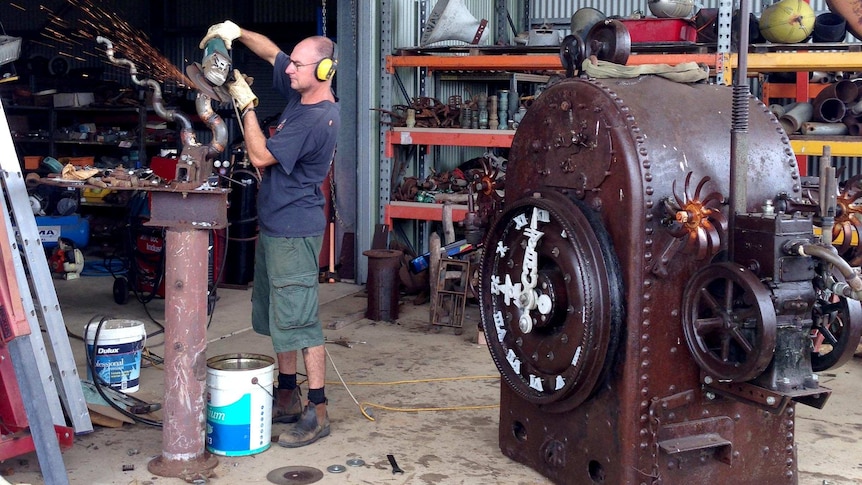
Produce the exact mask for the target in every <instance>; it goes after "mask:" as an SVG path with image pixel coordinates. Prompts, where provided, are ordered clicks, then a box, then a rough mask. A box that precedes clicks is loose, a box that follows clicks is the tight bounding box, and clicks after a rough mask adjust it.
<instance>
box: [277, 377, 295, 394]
mask: <svg viewBox="0 0 862 485" xmlns="http://www.w3.org/2000/svg"><path fill="white" fill-rule="evenodd" d="M278 388H279V389H287V390H288V391H289V390H291V389H296V374H282V373H281V372H279V373H278Z"/></svg>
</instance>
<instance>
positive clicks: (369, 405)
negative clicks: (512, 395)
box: [324, 347, 500, 421]
mask: <svg viewBox="0 0 862 485" xmlns="http://www.w3.org/2000/svg"><path fill="white" fill-rule="evenodd" d="M324 349H325V350H326V356H327V357H329V363H330V364H332V368H333V369H335V374H336V375H338V382H326V384H341V385H342V386H344V389H345V390H346V391H347V394H349V395H350V398H351V399H353V402H354V403H356V405H357V406H358V407H359V412H361V413H362V415H363V416H365V419H368V420H369V421H376V420H375V419H374V417H372V416H371V415H369V414H368V412H366V408H377V409H383V410H386V411H396V412H403V413H417V412H423V411H472V410H477V409H494V408H499V407H500V405H499V404H484V405H477V406H445V407H429V408H399V407H393V406H384V405H382V404H374V403H370V402H366V401H363V402H359V401H358V400H357V399H356V397H354V396H353V392H351V391H350V387H348V383H347V382H345V381H344V378H343V377H341V372H339V371H338V367H337V366H336V365H335V362H334V361H333V360H332V356H331V355H330V354H329V350H328V349H326V347H324ZM482 379H495V380H499V379H500V376H499V375H496V376H462V377H434V378H428V379H411V380H404V381H392V382H351V383H350V385H351V386H397V385H403V384H417V383H423V382H447V381H466V380H482Z"/></svg>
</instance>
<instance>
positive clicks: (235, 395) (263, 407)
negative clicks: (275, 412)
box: [206, 353, 275, 456]
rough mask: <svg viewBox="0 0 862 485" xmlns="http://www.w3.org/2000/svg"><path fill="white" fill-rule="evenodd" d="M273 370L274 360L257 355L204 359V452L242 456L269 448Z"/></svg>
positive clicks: (229, 355) (220, 356)
mask: <svg viewBox="0 0 862 485" xmlns="http://www.w3.org/2000/svg"><path fill="white" fill-rule="evenodd" d="M274 370H275V360H273V358H272V357H269V356H266V355H260V354H244V353H243V354H225V355H217V356H215V357H211V358H209V359H207V430H206V431H207V432H206V447H207V450H209V451H210V452H211V453H214V454H216V455H223V456H245V455H253V454H255V453H260V452H262V451H265V450H266V449H267V448H269V443H270V441H271V436H270V433H271V431H272V383H273V377H272V376H273V371H274Z"/></svg>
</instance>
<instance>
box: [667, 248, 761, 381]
mask: <svg viewBox="0 0 862 485" xmlns="http://www.w3.org/2000/svg"><path fill="white" fill-rule="evenodd" d="M682 301H683V315H682V325H683V330H684V332H685V340H686V342H687V343H688V348H689V350H690V351H691V354H692V357H694V360H695V361H696V362H697V363H698V365H700V368H701V369H702V370H703V371H704V372H706V373H707V374H708V375H709V376H710V377H712V378H715V379H720V380H728V381H734V382H744V381H748V380H751V379H754V378H755V377H757V376H759V375H760V374H761V373H762V372H763V371H764V369H766V367H767V366H768V365H769V363H770V362H771V361H772V354H773V352H774V351H775V339H776V333H777V320H776V316H775V308H774V307H773V306H772V299H771V298H770V294H769V290H768V289H767V288H766V286H764V284H763V283H761V281H760V280H759V279H758V278H757V276H755V275H754V273H752V272H751V271H750V270H748V269H747V268H745V267H743V266H741V265H739V264H736V263H716V264H711V265H707V266H704V267H703V268H701V269H700V270H698V271H697V272H696V273H695V274H694V275H693V276H692V277H691V279H689V281H688V284H687V285H686V288H685V292H684V293H683V299H682Z"/></svg>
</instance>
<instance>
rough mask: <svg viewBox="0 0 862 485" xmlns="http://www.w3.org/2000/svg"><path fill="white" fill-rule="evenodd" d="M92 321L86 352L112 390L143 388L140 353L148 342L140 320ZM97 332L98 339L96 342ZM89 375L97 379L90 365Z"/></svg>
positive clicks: (88, 325)
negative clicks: (141, 386)
mask: <svg viewBox="0 0 862 485" xmlns="http://www.w3.org/2000/svg"><path fill="white" fill-rule="evenodd" d="M99 325H100V322H97V321H93V322H90V323H88V324H87V325H86V326H85V327H84V339H85V342H86V343H87V355H88V356H90V358H92V359H93V365H94V366H95V368H96V374H97V375H98V377H99V379H100V381H101V382H103V383H106V384H108V385H109V386H110V387H111V388H112V389H116V390H118V391H121V392H125V393H130V392H135V391H137V390H138V389H140V377H141V352H142V351H143V349H144V346H145V345H146V340H147V331H146V329H145V328H144V323H143V322H139V321H137V320H125V319H114V320H102V321H101V327H99ZM97 332H98V341H96V338H97V335H96V333H97ZM87 376H88V378H89V379H91V380H93V381H95V379H94V378H93V373H92V370H91V368H90V365H89V361H88V365H87Z"/></svg>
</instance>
